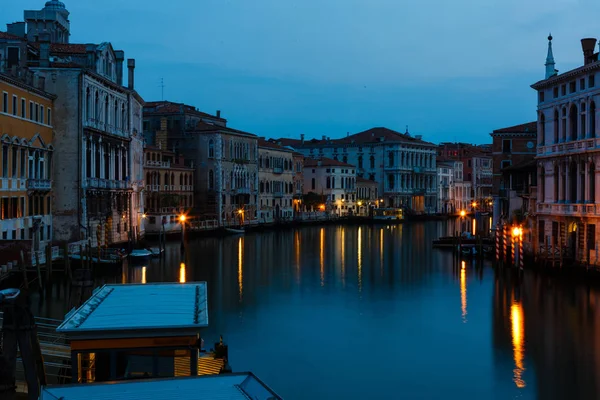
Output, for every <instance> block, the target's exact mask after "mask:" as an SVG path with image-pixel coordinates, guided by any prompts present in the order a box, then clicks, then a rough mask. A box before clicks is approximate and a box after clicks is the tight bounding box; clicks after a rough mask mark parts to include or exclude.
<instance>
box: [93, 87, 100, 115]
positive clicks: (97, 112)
mask: <svg viewBox="0 0 600 400" xmlns="http://www.w3.org/2000/svg"><path fill="white" fill-rule="evenodd" d="M94 112H95V119H96V122H97V121H100V95H99V94H98V92H96V99H95V100H94Z"/></svg>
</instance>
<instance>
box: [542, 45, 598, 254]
mask: <svg viewBox="0 0 600 400" xmlns="http://www.w3.org/2000/svg"><path fill="white" fill-rule="evenodd" d="M581 45H582V49H583V65H582V66H580V67H578V68H575V69H573V70H570V71H567V72H564V73H562V74H558V71H556V70H555V69H554V65H555V64H554V57H553V54H552V37H551V36H550V37H548V56H547V59H546V76H545V79H543V80H541V81H539V82H536V83H535V84H533V85H532V86H531V87H532V88H533V89H535V90H536V91H537V93H538V108H537V109H538V120H537V123H538V128H537V160H538V179H537V220H536V221H537V226H534V227H532V228H533V229H534V231H537V234H536V235H534V245H537V247H538V248H539V246H540V245H543V244H548V243H550V244H551V245H556V246H558V247H561V248H563V249H565V252H566V257H567V258H570V259H572V260H574V261H577V262H590V263H593V264H597V263H598V254H597V251H598V242H599V240H600V237H599V236H598V234H599V231H600V229H597V226H598V224H600V212H599V211H600V210H598V208H597V207H598V206H597V204H598V203H599V202H600V192H598V190H600V182H599V179H600V171H598V168H599V167H598V166H599V165H600V146H599V145H600V142H599V141H600V139H599V138H600V130H599V128H598V126H599V125H600V121H599V117H598V115H599V113H598V112H597V104H598V103H599V102H600V72H599V71H600V61H599V60H598V53H594V49H595V46H596V39H582V40H581ZM597 80H598V82H599V83H597V82H596V81H597Z"/></svg>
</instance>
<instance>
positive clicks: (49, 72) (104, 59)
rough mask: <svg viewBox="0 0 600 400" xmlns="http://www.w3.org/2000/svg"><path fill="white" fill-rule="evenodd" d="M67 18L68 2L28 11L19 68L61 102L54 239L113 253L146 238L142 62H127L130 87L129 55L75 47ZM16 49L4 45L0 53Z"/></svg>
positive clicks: (15, 29)
mask: <svg viewBox="0 0 600 400" xmlns="http://www.w3.org/2000/svg"><path fill="white" fill-rule="evenodd" d="M68 15H69V13H68V11H67V10H66V8H65V6H64V4H63V3H61V2H60V1H56V0H52V1H48V2H47V3H46V5H45V7H44V9H42V10H41V11H39V12H38V11H25V18H26V29H22V26H23V25H21V23H17V24H11V25H9V30H10V31H11V32H12V33H11V35H12V36H14V37H19V38H20V41H21V43H22V44H23V46H22V47H21V49H20V53H19V60H18V62H19V64H20V65H27V66H28V68H29V69H30V70H31V71H34V72H35V73H36V74H38V75H40V76H42V77H44V78H45V82H46V88H47V90H48V91H49V92H51V93H53V94H55V95H56V96H57V97H56V100H55V102H54V110H55V111H54V122H55V123H54V129H55V131H56V135H55V137H54V146H55V149H56V151H57V152H58V153H60V154H61V157H56V160H55V163H54V169H53V172H54V175H53V179H54V196H53V214H54V215H53V217H54V218H53V220H54V222H53V225H54V239H55V240H64V241H74V240H78V239H86V238H89V239H90V241H91V244H92V246H108V245H112V244H117V243H121V242H125V241H127V240H130V239H135V238H136V237H138V236H139V235H140V233H141V232H140V223H141V220H140V217H139V216H140V215H141V213H142V208H143V204H141V201H142V200H141V198H140V196H139V191H140V190H141V189H142V188H143V175H142V170H141V168H137V169H135V166H134V161H135V160H138V161H141V159H142V157H143V153H142V152H143V147H142V143H143V139H142V126H141V123H142V120H141V115H142V113H141V110H142V104H143V100H142V99H141V98H140V96H139V95H138V94H137V93H136V91H135V90H134V68H135V61H134V60H127V67H128V70H129V77H128V85H127V87H125V86H123V62H124V60H125V57H124V53H123V51H119V50H114V49H113V47H112V45H111V44H110V43H101V44H74V43H70V41H69V35H70V32H69V30H68V29H69V22H68ZM44 27H45V28H44ZM19 34H21V36H19ZM9 47H11V43H8V42H2V41H0V53H4V54H8V53H10V51H9ZM9 55H10V54H9ZM11 68H14V67H11ZM73 166H77V168H73ZM136 192H137V193H138V196H136V195H135V193H136Z"/></svg>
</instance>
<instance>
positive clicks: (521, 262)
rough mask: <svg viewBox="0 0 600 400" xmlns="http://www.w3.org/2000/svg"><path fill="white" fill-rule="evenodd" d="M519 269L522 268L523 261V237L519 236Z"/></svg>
mask: <svg viewBox="0 0 600 400" xmlns="http://www.w3.org/2000/svg"><path fill="white" fill-rule="evenodd" d="M518 240H519V269H523V267H524V266H525V263H524V262H523V238H522V237H520V236H519V238H518Z"/></svg>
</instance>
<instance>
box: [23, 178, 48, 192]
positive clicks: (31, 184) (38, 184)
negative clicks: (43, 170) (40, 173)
mask: <svg viewBox="0 0 600 400" xmlns="http://www.w3.org/2000/svg"><path fill="white" fill-rule="evenodd" d="M51 189H52V181H51V180H50V179H27V190H51Z"/></svg>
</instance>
